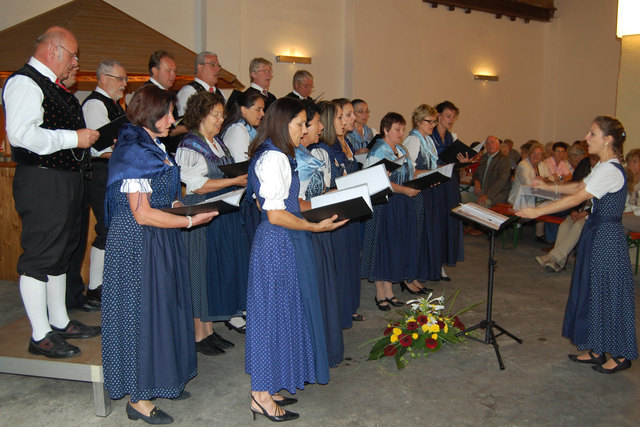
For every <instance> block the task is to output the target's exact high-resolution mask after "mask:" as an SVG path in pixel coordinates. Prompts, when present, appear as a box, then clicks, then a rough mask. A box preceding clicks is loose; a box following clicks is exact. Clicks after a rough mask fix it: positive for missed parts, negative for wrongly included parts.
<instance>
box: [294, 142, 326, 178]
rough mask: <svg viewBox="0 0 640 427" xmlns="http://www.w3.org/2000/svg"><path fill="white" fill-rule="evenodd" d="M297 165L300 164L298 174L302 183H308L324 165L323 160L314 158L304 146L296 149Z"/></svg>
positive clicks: (297, 169)
mask: <svg viewBox="0 0 640 427" xmlns="http://www.w3.org/2000/svg"><path fill="white" fill-rule="evenodd" d="M296 163H298V167H297V168H296V172H298V178H300V181H307V180H308V179H310V178H311V176H312V175H313V174H314V173H316V171H317V170H318V169H320V168H321V167H322V166H323V165H324V162H323V161H322V160H320V159H318V158H316V157H313V155H312V154H311V152H310V151H309V150H307V149H306V148H305V147H303V146H302V145H301V146H299V147H298V148H296Z"/></svg>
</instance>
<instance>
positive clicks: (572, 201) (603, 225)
mask: <svg viewBox="0 0 640 427" xmlns="http://www.w3.org/2000/svg"><path fill="white" fill-rule="evenodd" d="M625 138H626V133H625V130H624V127H623V126H622V123H620V122H619V121H618V120H617V119H616V118H614V117H611V116H598V117H596V118H595V119H594V121H593V123H591V126H590V128H589V132H588V133H587V137H586V139H587V143H588V144H589V153H590V154H596V155H597V156H598V157H599V159H600V162H599V163H598V164H597V165H596V166H595V167H594V168H593V169H592V171H591V173H590V174H589V175H588V176H587V177H586V178H585V179H584V181H581V182H568V183H545V182H544V181H543V180H541V179H540V180H536V181H535V185H536V186H538V187H539V188H542V189H545V190H551V191H555V190H556V188H557V191H558V192H562V193H564V194H569V195H568V196H565V197H563V198H562V199H560V200H558V201H555V202H553V203H550V204H548V205H545V206H540V207H537V208H529V209H524V210H522V211H519V212H517V214H518V215H519V216H522V217H524V218H536V217H538V216H540V215H547V214H550V213H554V212H557V211H560V210H564V209H567V208H569V207H572V206H575V205H577V204H579V203H582V202H584V201H586V200H588V199H591V200H592V202H593V208H592V210H591V214H590V215H589V217H588V219H587V222H586V223H585V225H584V228H583V229H582V234H581V236H580V241H579V243H578V256H577V258H576V266H575V269H574V271H573V277H572V280H571V291H570V294H569V301H568V302H567V308H566V311H565V317H564V326H563V330H562V335H563V336H565V337H567V338H569V339H570V340H571V341H572V342H573V343H574V344H575V345H576V346H577V347H578V349H579V350H587V352H585V353H582V354H579V355H575V354H570V355H569V358H570V359H571V360H573V361H574V362H578V363H591V364H595V365H596V366H593V369H595V370H596V371H598V372H601V373H607V374H610V373H613V372H616V371H620V370H623V369H627V368H629V367H631V360H632V359H637V358H638V346H637V343H636V331H635V324H636V319H635V294H634V287H633V277H632V275H631V264H630V261H629V250H628V248H627V243H626V239H625V235H624V230H623V228H622V224H621V222H622V212H623V210H624V205H625V200H626V196H627V182H626V178H625V173H624V169H623V167H622V165H621V164H620V159H621V158H622V152H623V143H624V140H625ZM606 353H608V354H609V355H610V358H609V359H608V360H607V357H606Z"/></svg>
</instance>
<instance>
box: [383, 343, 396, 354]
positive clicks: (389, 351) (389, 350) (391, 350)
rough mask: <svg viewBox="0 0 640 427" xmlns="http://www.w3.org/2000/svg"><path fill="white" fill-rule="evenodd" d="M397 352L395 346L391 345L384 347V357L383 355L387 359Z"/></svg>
mask: <svg viewBox="0 0 640 427" xmlns="http://www.w3.org/2000/svg"><path fill="white" fill-rule="evenodd" d="M397 352H398V349H397V348H396V346H395V345H393V344H389V345H388V346H386V347H385V348H384V355H385V356H388V357H391V356H393V355H394V354H396V353H397Z"/></svg>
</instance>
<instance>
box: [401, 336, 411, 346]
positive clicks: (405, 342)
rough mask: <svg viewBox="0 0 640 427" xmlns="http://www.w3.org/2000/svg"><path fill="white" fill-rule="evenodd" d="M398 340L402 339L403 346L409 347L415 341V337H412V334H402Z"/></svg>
mask: <svg viewBox="0 0 640 427" xmlns="http://www.w3.org/2000/svg"><path fill="white" fill-rule="evenodd" d="M398 341H400V344H401V345H402V346H403V347H409V346H410V345H411V343H412V342H413V339H412V338H411V335H406V334H400V336H399V337H398Z"/></svg>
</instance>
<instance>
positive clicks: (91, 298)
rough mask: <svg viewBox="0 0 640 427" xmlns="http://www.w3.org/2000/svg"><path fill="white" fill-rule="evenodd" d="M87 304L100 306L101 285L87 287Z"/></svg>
mask: <svg viewBox="0 0 640 427" xmlns="http://www.w3.org/2000/svg"><path fill="white" fill-rule="evenodd" d="M86 298H87V304H89V305H90V306H92V307H100V306H101V305H102V285H100V286H98V287H97V288H95V289H87V295H86Z"/></svg>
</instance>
